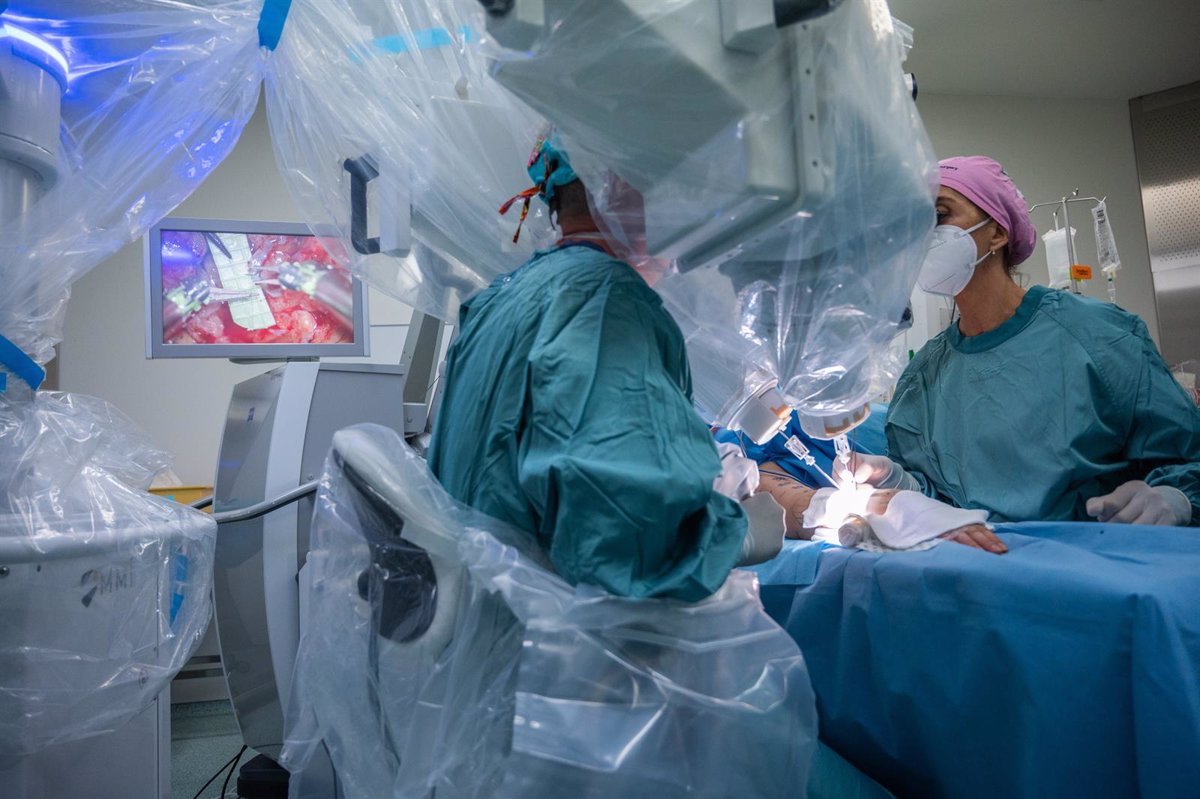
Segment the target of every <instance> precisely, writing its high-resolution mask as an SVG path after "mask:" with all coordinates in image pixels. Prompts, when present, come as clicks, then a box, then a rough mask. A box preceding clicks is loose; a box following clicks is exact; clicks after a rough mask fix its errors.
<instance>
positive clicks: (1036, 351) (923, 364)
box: [853, 156, 1200, 526]
mask: <svg viewBox="0 0 1200 799" xmlns="http://www.w3.org/2000/svg"><path fill="white" fill-rule="evenodd" d="M940 166H941V188H940V189H939V191H938V198H937V225H938V226H937V229H936V231H935V233H934V236H933V240H932V242H931V244H930V248H929V252H928V255H927V257H926V261H925V264H924V266H923V268H922V271H921V275H920V277H919V279H918V285H920V287H921V288H922V289H924V290H925V291H927V292H930V293H933V294H940V295H944V296H947V297H953V298H954V300H955V303H956V304H957V306H958V310H959V312H960V317H959V319H958V320H957V321H956V322H952V323H951V324H950V326H949V327H948V328H947V329H946V330H944V331H942V332H941V333H940V334H938V335H937V336H936V337H934V338H933V339H932V340H930V341H929V342H928V343H927V344H926V345H925V347H923V348H922V349H921V351H920V352H919V353H918V354H917V355H916V357H915V358H913V360H912V361H911V362H910V363H909V365H908V368H907V369H906V370H905V372H904V374H903V375H902V376H901V378H900V382H899V384H898V385H897V387H896V393H895V397H894V399H893V400H892V403H891V406H890V408H889V411H888V417H887V427H886V432H887V440H888V457H880V456H869V455H857V456H856V458H855V463H854V465H853V466H854V471H855V477H856V479H857V480H858V481H859V482H864V483H869V484H871V485H874V486H876V487H879V488H901V489H911V490H917V491H922V492H923V493H925V494H926V495H928V496H931V497H935V498H937V499H940V500H943V501H945V502H949V503H951V504H953V505H957V506H959V507H962V508H978V509H983V510H986V511H988V512H989V514H990V517H989V519H990V520H991V521H1034V520H1044V521H1049V520H1075V521H1093V520H1099V521H1102V522H1115V523H1130V524H1144V525H1180V526H1183V525H1197V524H1200V410H1198V409H1197V408H1196V406H1195V404H1194V403H1193V402H1192V400H1191V398H1190V397H1188V395H1187V394H1186V393H1185V392H1184V391H1183V389H1182V388H1180V387H1179V385H1178V384H1177V383H1176V382H1175V380H1174V378H1173V377H1172V376H1171V373H1170V370H1169V369H1168V368H1167V365H1166V363H1164V361H1163V359H1162V356H1161V355H1160V354H1159V352H1158V349H1157V348H1156V347H1155V345H1154V342H1153V341H1151V339H1150V336H1149V333H1148V332H1147V330H1146V325H1145V323H1143V322H1142V320H1141V319H1140V318H1138V317H1137V316H1135V315H1133V314H1131V313H1128V312H1126V311H1123V310H1121V309H1120V308H1118V307H1116V306H1114V305H1110V304H1107V303H1102V302H1099V301H1097V300H1093V299H1090V298H1087V297H1081V296H1076V295H1074V294H1071V293H1068V292H1064V291H1055V290H1051V289H1048V288H1046V287H1044V286H1034V287H1032V288H1030V289H1028V290H1026V289H1023V288H1021V287H1020V286H1019V285H1017V283H1016V282H1015V281H1014V280H1013V273H1014V271H1015V270H1016V267H1017V266H1018V265H1020V264H1021V263H1022V262H1023V261H1025V260H1026V259H1027V258H1028V257H1029V256H1030V255H1031V254H1032V253H1033V250H1034V244H1035V241H1036V232H1035V230H1034V226H1033V223H1032V222H1031V220H1030V218H1029V212H1028V210H1027V208H1028V206H1027V204H1026V201H1025V198H1024V197H1023V196H1022V195H1021V192H1020V191H1019V190H1018V189H1017V187H1016V185H1015V184H1014V183H1013V181H1012V180H1011V179H1010V178H1009V176H1008V175H1007V174H1006V173H1005V172H1004V170H1003V169H1002V168H1001V166H1000V164H998V163H996V162H995V161H993V160H992V159H990V158H986V157H983V156H970V157H965V158H949V159H947V160H945V161H942V162H941V165H940Z"/></svg>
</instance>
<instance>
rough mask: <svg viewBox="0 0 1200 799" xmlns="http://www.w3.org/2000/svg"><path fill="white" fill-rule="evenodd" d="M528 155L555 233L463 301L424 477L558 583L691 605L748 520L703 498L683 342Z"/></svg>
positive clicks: (549, 170) (576, 201)
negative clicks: (533, 543) (528, 547)
mask: <svg viewBox="0 0 1200 799" xmlns="http://www.w3.org/2000/svg"><path fill="white" fill-rule="evenodd" d="M544 152H550V153H553V154H555V155H556V156H557V155H558V153H557V152H556V151H555V150H553V149H550V150H544ZM564 160H565V159H564ZM536 161H537V158H536V157H535V159H533V160H531V175H533V176H534V178H535V182H537V183H538V184H539V185H538V188H539V189H540V190H541V191H542V196H543V197H545V196H547V194H549V195H550V197H549V199H551V200H555V195H554V192H555V190H557V192H558V194H557V200H555V202H554V204H553V205H552V208H554V209H555V210H556V211H557V212H558V219H559V223H560V226H561V228H562V232H563V240H562V241H561V242H560V243H559V244H558V245H557V246H555V247H552V248H550V249H547V250H543V251H540V252H538V253H536V254H535V255H534V256H533V258H532V259H531V260H530V261H529V262H528V263H526V264H525V265H524V266H522V267H520V268H519V269H517V270H516V271H515V272H513V273H511V274H509V275H506V276H504V277H501V278H499V279H498V280H497V281H496V282H494V283H493V284H492V285H491V286H490V287H489V288H487V289H486V290H485V291H483V292H482V293H480V294H478V295H476V296H475V297H473V298H471V299H470V300H468V301H467V302H466V303H465V304H464V305H463V307H462V311H461V316H460V329H459V333H458V337H457V339H456V341H455V342H454V344H453V346H452V347H451V348H450V351H449V354H448V356H447V363H446V372H445V376H444V380H445V388H444V395H443V401H442V404H441V407H440V409H439V412H438V417H437V421H436V426H435V429H434V433H433V440H432V443H431V449H430V452H429V465H430V468H431V469H432V470H433V473H434V474H435V475H436V476H437V478H438V479H439V480H440V481H441V483H442V485H443V486H445V488H446V490H447V491H449V493H450V494H451V495H453V496H454V497H455V498H457V499H459V500H460V501H463V502H465V503H467V504H469V505H471V506H473V507H475V508H476V509H478V510H481V511H483V512H484V513H487V514H488V515H490V516H492V517H494V518H497V519H500V520H502V521H505V522H508V523H510V524H512V525H514V526H516V527H518V528H520V529H523V530H526V531H528V532H531V533H533V534H534V535H536V537H537V539H538V540H539V542H540V543H541V544H542V546H544V547H545V549H546V551H547V552H548V553H549V556H550V559H551V561H552V562H553V564H554V566H555V568H556V569H557V570H558V572H559V573H560V574H561V575H562V576H563V577H564V578H565V579H566V580H567V581H568V582H571V583H572V584H576V583H589V584H592V585H597V586H600V587H602V588H604V589H606V590H607V591H609V592H611V593H614V594H618V595H622V596H631V597H645V596H666V597H673V598H677V599H682V600H689V601H694V600H698V599H702V598H703V597H705V596H708V595H709V594H711V593H712V592H714V591H715V590H716V589H717V588H719V587H720V586H721V584H722V583H723V582H724V581H725V578H726V577H727V575H728V574H729V571H730V569H732V568H733V566H734V565H735V562H737V561H738V559H739V552H740V551H741V549H742V545H743V539H745V538H746V531H747V521H746V518H745V515H744V513H743V510H742V508H741V507H740V506H739V504H738V502H736V501H734V500H733V499H730V498H728V497H726V496H723V495H722V494H720V493H717V492H716V491H714V489H713V480H714V478H715V477H716V476H717V475H718V473H719V472H720V471H721V462H720V460H719V459H718V456H717V451H716V448H715V446H714V443H713V439H712V436H711V435H710V434H709V431H708V428H707V427H706V425H705V424H704V423H703V421H702V420H701V419H700V417H699V416H698V415H697V414H696V412H695V411H694V410H693V408H692V404H691V380H690V377H689V373H688V364H687V354H686V351H685V348H684V342H683V337H682V335H681V334H680V331H679V329H678V327H677V326H676V325H675V323H674V321H673V320H672V319H671V317H670V316H669V315H668V314H667V312H666V310H665V309H664V308H663V306H662V303H661V301H660V300H659V297H658V295H657V294H656V293H655V292H654V291H653V290H652V289H651V288H650V287H649V286H648V285H647V284H646V283H645V281H644V280H643V279H642V278H641V277H640V276H639V275H638V273H637V272H635V271H634V270H633V269H632V268H631V267H630V266H629V265H628V264H626V263H624V262H622V261H620V260H618V259H616V258H614V257H613V256H612V255H611V254H610V253H609V252H608V250H607V245H606V244H605V242H604V240H603V238H602V237H600V236H599V235H597V233H596V231H595V228H594V224H592V225H589V224H588V222H589V221H590V216H589V215H588V214H587V210H586V208H587V206H586V203H587V200H586V194H585V193H584V191H583V188H582V184H580V183H579V181H578V180H577V179H576V178H575V176H574V174H573V173H572V172H570V170H569V165H568V166H563V167H562V171H560V170H559V168H558V167H559V162H558V161H557V160H555V161H554V162H550V163H547V164H546V168H545V170H544V171H543V172H542V173H540V174H535V172H536V169H535V167H536V164H535V162H536ZM547 187H549V189H550V191H549V192H547V191H546V189H547ZM568 206H572V207H571V208H568ZM778 521H779V523H778V530H777V532H776V536H775V538H776V541H777V542H781V541H782V535H783V525H782V510H779V512H778ZM775 549H776V551H777V550H778V543H777V544H776V546H775Z"/></svg>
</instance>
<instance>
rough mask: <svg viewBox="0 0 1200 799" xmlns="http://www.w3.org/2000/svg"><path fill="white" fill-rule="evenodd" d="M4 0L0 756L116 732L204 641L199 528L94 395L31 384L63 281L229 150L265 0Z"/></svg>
mask: <svg viewBox="0 0 1200 799" xmlns="http://www.w3.org/2000/svg"><path fill="white" fill-rule="evenodd" d="M4 5H5V4H4V3H3V2H0V9H3V14H0V22H2V23H3V27H2V28H0V31H3V32H2V33H0V229H2V230H3V231H4V233H3V236H2V237H0V286H3V288H4V290H3V292H2V293H0V336H3V339H0V345H2V346H0V350H2V351H0V360H2V361H3V366H2V367H0V377H3V378H4V383H5V385H4V391H3V392H2V393H0V755H13V754H24V753H29V752H33V751H36V750H38V749H40V748H42V747H44V746H47V745H49V744H52V743H56V742H61V741H67V740H73V739H77V738H82V737H85V736H88V735H93V734H96V733H99V732H103V731H107V730H113V729H116V728H117V727H119V726H121V725H122V724H124V723H125V722H126V721H127V720H128V719H130V718H131V717H132V716H134V715H135V714H136V713H138V712H139V711H140V710H141V709H142V708H144V707H145V706H146V705H147V704H148V703H149V702H150V701H151V699H152V698H153V697H154V696H156V695H157V694H158V693H160V692H161V691H162V689H163V688H164V687H166V685H167V683H168V681H169V680H170V679H171V677H172V676H173V675H174V674H175V672H176V671H178V669H179V668H180V667H181V666H182V665H183V663H184V661H185V660H186V659H187V658H188V656H189V655H190V653H191V651H192V650H193V649H194V647H195V645H196V644H197V643H198V642H199V638H200V636H202V635H203V633H204V630H205V627H206V626H207V623H208V619H209V613H210V608H209V597H208V594H209V590H210V588H211V582H212V574H211V572H212V556H213V545H214V541H215V532H216V531H215V525H214V524H213V523H212V521H211V519H209V518H208V517H207V516H205V515H204V514H200V513H198V512H195V511H192V510H191V509H188V508H184V507H181V506H179V505H176V504H174V503H170V502H166V501H164V500H159V499H156V498H154V497H151V496H149V495H148V494H146V493H145V488H146V487H147V486H148V485H149V484H150V482H151V480H152V479H153V478H154V476H155V474H156V473H157V472H159V471H161V470H162V469H164V468H166V467H167V466H168V465H169V462H170V461H169V458H168V457H167V456H166V454H165V453H163V452H161V451H159V450H158V449H157V448H155V447H154V445H153V444H152V443H151V442H150V441H149V440H148V439H147V437H146V436H145V434H144V433H142V432H141V431H140V430H138V429H137V428H136V426H135V425H134V424H133V423H132V422H131V421H130V420H129V419H127V418H126V417H124V416H123V415H122V414H120V413H119V412H118V411H116V410H115V409H114V408H112V407H111V406H109V405H108V404H107V403H105V402H104V401H103V400H98V399H94V398H90V397H83V396H77V395H71V394H63V393H57V392H35V391H34V389H35V388H36V386H37V384H38V383H39V382H40V374H39V373H40V368H39V367H38V364H39V363H40V364H44V363H46V362H47V361H48V360H49V359H50V358H51V357H52V356H53V346H54V344H55V343H56V342H57V341H58V340H59V339H60V338H61V335H62V324H63V310H64V306H65V303H66V299H67V296H68V288H69V286H70V284H71V283H72V282H73V281H74V280H76V279H78V278H79V277H80V276H82V275H83V274H84V273H85V272H87V271H88V270H89V269H91V268H92V267H94V266H96V265H97V264H99V263H100V262H101V261H103V260H104V259H105V258H107V257H108V256H110V255H112V254H113V253H114V252H115V251H116V250H117V249H119V248H120V247H122V246H124V245H126V244H128V243H129V242H131V241H133V240H134V239H136V238H137V237H138V236H140V235H141V234H142V233H143V232H144V231H145V230H146V228H148V227H149V226H151V225H153V224H154V223H155V222H157V221H158V220H159V219H160V218H161V217H162V216H164V215H165V214H167V213H168V212H169V211H170V210H171V209H172V208H174V207H175V206H176V205H177V204H178V203H179V202H180V201H182V200H183V199H184V198H186V197H187V196H188V194H189V193H190V192H191V191H192V190H193V189H194V188H195V187H196V186H197V185H199V183H200V182H201V181H203V180H204V179H205V178H206V177H207V176H208V174H209V173H210V172H211V171H212V169H213V168H215V167H216V166H217V164H219V163H220V162H221V160H222V159H223V158H224V157H225V155H226V154H227V153H228V152H229V151H230V149H232V147H233V145H234V143H235V142H236V140H237V138H238V135H239V134H240V132H241V129H242V127H243V125H244V124H245V122H246V120H247V119H248V118H249V116H250V114H251V112H252V111H253V108H254V105H255V102H256V98H257V95H258V84H259V82H260V81H261V75H262V68H261V65H262V63H263V60H264V55H263V52H262V51H261V50H260V48H259V43H258V35H257V32H256V25H257V22H258V17H259V12H260V10H261V5H262V4H261V0H239V1H237V2H215V1H213V2H203V3H201V2H195V3H191V2H186V0H90V1H89V2H82V1H81V2H72V1H71V0H11V1H10V2H9V3H8V4H7V8H6V9H4V8H3V7H4Z"/></svg>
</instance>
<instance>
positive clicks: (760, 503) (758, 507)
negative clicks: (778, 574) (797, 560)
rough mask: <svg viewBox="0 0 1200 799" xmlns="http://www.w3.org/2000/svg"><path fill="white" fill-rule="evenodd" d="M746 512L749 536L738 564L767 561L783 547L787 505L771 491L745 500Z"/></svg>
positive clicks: (742, 504)
mask: <svg viewBox="0 0 1200 799" xmlns="http://www.w3.org/2000/svg"><path fill="white" fill-rule="evenodd" d="M741 506H742V510H743V511H745V512H746V537H745V538H744V539H743V540H742V553H741V556H740V557H739V558H738V562H737V565H738V566H753V565H755V564H756V563H765V562H766V561H768V560H770V559H771V558H773V557H775V556H776V555H778V554H779V550H781V549H783V531H784V521H783V506H782V505H780V504H779V503H778V502H776V501H775V500H774V498H772V496H771V495H770V494H766V493H763V494H755V495H754V496H752V497H750V498H749V499H744V500H742V502H741Z"/></svg>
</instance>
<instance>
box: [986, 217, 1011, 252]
mask: <svg viewBox="0 0 1200 799" xmlns="http://www.w3.org/2000/svg"><path fill="white" fill-rule="evenodd" d="M1007 246H1008V231H1007V230H1005V229H1004V228H1002V227H1000V224H999V223H996V227H995V229H994V232H993V233H992V238H991V240H990V241H988V249H989V250H991V251H992V252H1000V251H1001V250H1003V249H1004V248H1005V247H1007Z"/></svg>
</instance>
